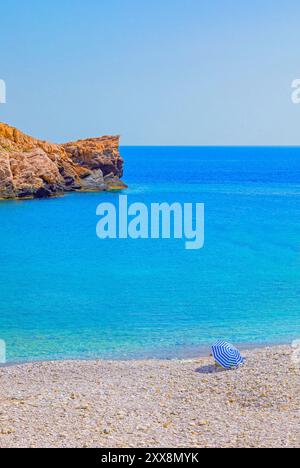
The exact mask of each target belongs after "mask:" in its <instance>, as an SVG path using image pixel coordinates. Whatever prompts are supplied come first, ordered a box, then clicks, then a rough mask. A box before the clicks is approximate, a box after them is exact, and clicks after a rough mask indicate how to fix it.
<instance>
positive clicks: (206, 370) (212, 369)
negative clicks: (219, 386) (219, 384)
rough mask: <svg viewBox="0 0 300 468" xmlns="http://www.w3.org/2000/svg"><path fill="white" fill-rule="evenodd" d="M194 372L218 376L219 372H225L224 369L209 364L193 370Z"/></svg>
mask: <svg viewBox="0 0 300 468" xmlns="http://www.w3.org/2000/svg"><path fill="white" fill-rule="evenodd" d="M195 372H197V373H198V374H219V373H220V372H226V369H223V368H222V367H216V366H215V365H213V364H211V365H209V366H202V367H198V368H197V369H195Z"/></svg>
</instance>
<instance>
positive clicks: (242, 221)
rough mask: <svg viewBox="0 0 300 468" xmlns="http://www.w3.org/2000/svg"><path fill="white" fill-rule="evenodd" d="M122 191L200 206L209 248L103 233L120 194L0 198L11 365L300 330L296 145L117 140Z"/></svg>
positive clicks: (269, 340) (190, 351)
mask: <svg viewBox="0 0 300 468" xmlns="http://www.w3.org/2000/svg"><path fill="white" fill-rule="evenodd" d="M120 150H121V154H122V156H123V157H124V160H125V172H124V177H123V179H124V181H125V182H126V183H127V184H128V185H129V188H128V190H125V191H124V192H123V193H124V194H126V195H127V196H128V199H129V200H130V201H133V202H134V201H139V202H143V203H145V204H146V205H148V204H150V203H152V202H168V203H173V202H180V203H185V202H192V203H197V202H198V203H204V204H205V245H204V248H203V249H202V250H199V251H194V252H192V251H187V250H185V249H184V248H183V245H182V241H181V240H176V239H175V240H174V239H173V240H172V239H171V240H163V239H159V240H150V239H149V240H132V239H124V240H99V239H98V238H97V237H96V231H95V229H96V223H97V217H96V207H97V205H98V204H99V203H101V202H102V201H103V200H105V201H109V202H112V203H116V202H117V198H118V196H119V194H118V193H83V194H81V193H80V194H75V193H73V194H68V195H66V196H65V197H62V198H55V199H48V200H34V201H2V202H0V216H1V224H0V260H1V269H0V297H1V303H0V339H3V340H5V341H6V344H7V357H8V363H13V362H24V361H26V362H28V361H36V360H38V361H41V360H52V359H96V358H100V359H101V358H102V359H136V358H137V359H138V358H152V357H153V358H181V357H187V356H193V355H196V354H197V353H200V354H201V353H204V352H206V351H207V350H208V349H209V347H210V345H211V344H212V343H213V342H214V341H215V340H216V339H219V338H222V339H227V340H228V341H231V342H233V343H235V344H238V345H240V346H241V347H242V348H244V347H249V346H251V347H253V346H254V347H256V346H264V345H273V344H283V343H290V342H291V341H292V340H294V339H297V338H299V337H300V301H299V298H300V203H299V200H300V147H298V146H290V147H287V146H282V147H281V146H243V147H242V146H132V145H126V146H124V145H122V146H121V148H120Z"/></svg>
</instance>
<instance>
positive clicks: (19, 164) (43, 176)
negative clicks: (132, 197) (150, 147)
mask: <svg viewBox="0 0 300 468" xmlns="http://www.w3.org/2000/svg"><path fill="white" fill-rule="evenodd" d="M122 175H123V159H122V158H121V156H120V153H119V137H110V136H105V137H101V138H91V139H87V140H79V141H76V142H71V143H66V144H64V145H56V144H51V143H48V142H46V141H41V140H37V139H35V138H32V137H29V136H27V135H25V134H24V133H22V132H20V131H19V130H17V129H16V128H13V127H10V126H9V125H6V124H3V123H0V198H2V199H10V198H21V199H22V198H45V197H51V196H56V195H60V194H63V193H64V192H69V191H104V190H119V189H123V188H125V187H126V185H125V184H124V183H123V182H122V181H121V180H120V179H121V177H122Z"/></svg>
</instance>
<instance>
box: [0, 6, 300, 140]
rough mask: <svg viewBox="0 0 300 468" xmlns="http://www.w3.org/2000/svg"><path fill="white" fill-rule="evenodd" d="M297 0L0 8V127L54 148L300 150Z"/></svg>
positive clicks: (298, 23) (299, 40) (299, 23)
mask: <svg viewBox="0 0 300 468" xmlns="http://www.w3.org/2000/svg"><path fill="white" fill-rule="evenodd" d="M299 18H300V2H299V0H286V1H285V2H283V1H282V0H263V1H261V0H252V1H251V2H249V1H241V0H209V1H208V0H202V1H201V0H151V1H150V0H143V1H141V0H85V1H83V0H51V1H50V0H43V1H42V2H41V1H40V0H10V1H9V2H8V1H6V2H4V1H1V3H0V41H1V43H0V44H1V47H0V79H2V80H5V82H6V87H7V103H6V104H0V121H4V122H7V123H9V124H11V125H14V126H17V127H18V128H20V129H21V130H23V131H25V132H26V133H29V134H31V135H34V136H36V137H39V138H42V139H47V140H51V141H54V142H64V141H69V140H76V139H79V138H86V137H91V136H99V135H103V134H120V135H121V137H122V140H121V141H122V144H123V145H300V104H299V105H295V104H293V103H292V100H291V92H292V91H291V84H292V81H293V80H295V79H297V78H300V54H299V47H300V19H299Z"/></svg>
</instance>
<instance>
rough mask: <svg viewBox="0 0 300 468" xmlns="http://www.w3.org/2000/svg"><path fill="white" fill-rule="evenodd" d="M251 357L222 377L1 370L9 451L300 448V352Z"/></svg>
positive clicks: (109, 367)
mask: <svg viewBox="0 0 300 468" xmlns="http://www.w3.org/2000/svg"><path fill="white" fill-rule="evenodd" d="M244 354H245V355H246V356H247V358H248V359H247V363H246V365H245V366H244V367H243V368H241V369H239V370H237V371H220V372H216V371H213V368H212V366H211V364H212V360H211V359H210V358H201V359H197V360H188V361H186V360H185V361H127V362H108V361H106V362H105V361H98V362H85V361H82V362H54V363H37V364H28V365H20V366H15V367H5V368H0V447H168V448H169V447H299V446H300V391H299V390H300V385H299V384H300V366H299V364H295V363H293V361H292V359H291V354H292V348H289V347H287V346H282V347H275V348H265V349H260V350H254V351H249V352H246V353H244Z"/></svg>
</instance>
